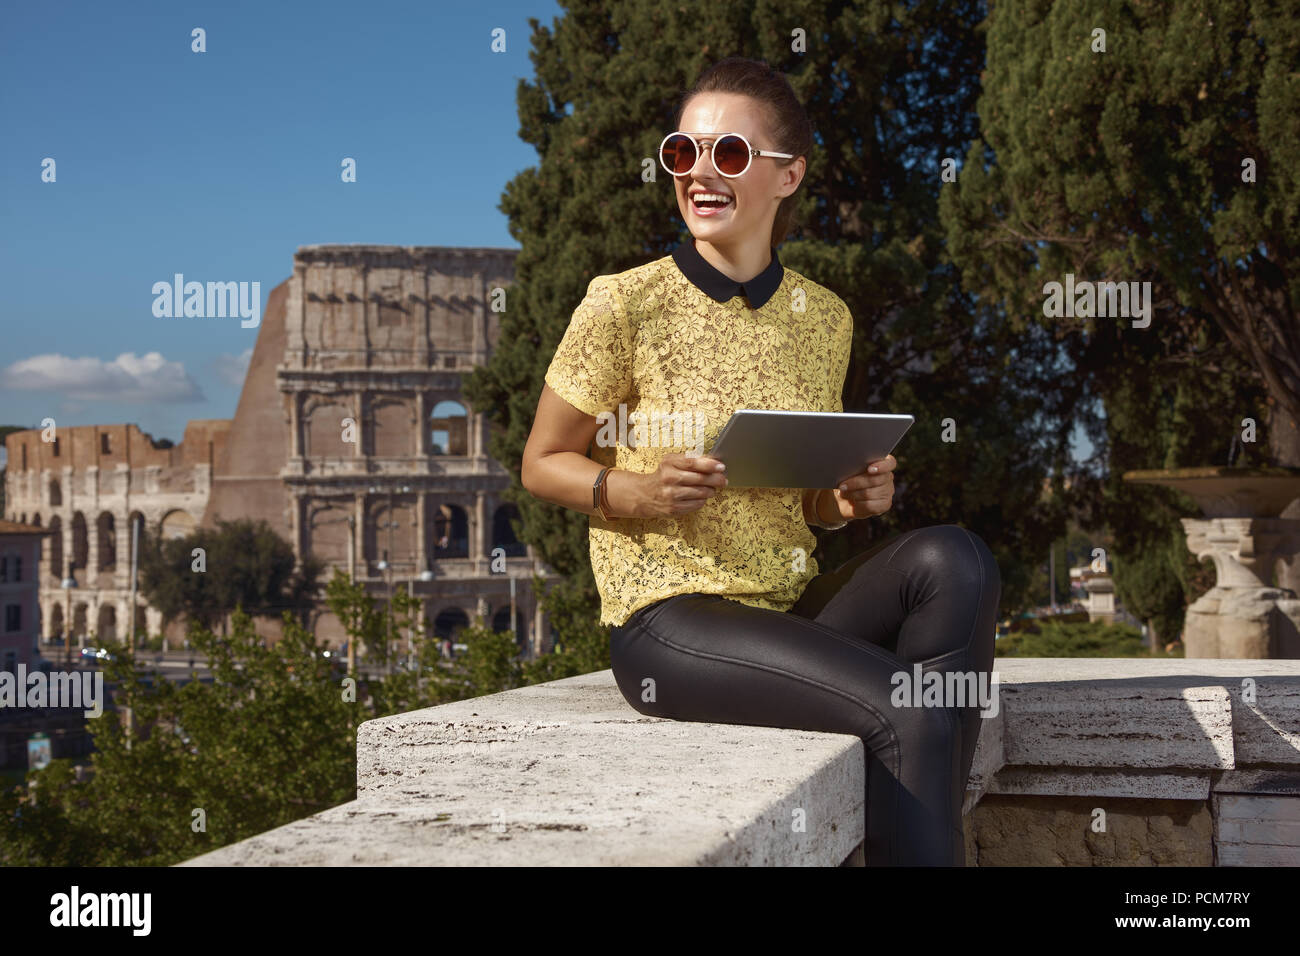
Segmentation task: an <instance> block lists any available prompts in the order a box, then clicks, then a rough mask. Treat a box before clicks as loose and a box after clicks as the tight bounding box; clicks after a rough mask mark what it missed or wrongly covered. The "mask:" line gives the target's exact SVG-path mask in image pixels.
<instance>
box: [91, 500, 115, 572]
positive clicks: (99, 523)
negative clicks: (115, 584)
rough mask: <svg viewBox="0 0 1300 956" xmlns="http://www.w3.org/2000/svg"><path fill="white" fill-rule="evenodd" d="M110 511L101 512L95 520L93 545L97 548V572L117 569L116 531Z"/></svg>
mask: <svg viewBox="0 0 1300 956" xmlns="http://www.w3.org/2000/svg"><path fill="white" fill-rule="evenodd" d="M115 525H116V522H115V521H114V519H113V513H112V512H111V511H101V512H100V513H99V517H98V518H97V519H95V543H96V546H97V547H98V548H99V570H100V571H112V570H113V569H114V568H116V567H117V529H116V526H115Z"/></svg>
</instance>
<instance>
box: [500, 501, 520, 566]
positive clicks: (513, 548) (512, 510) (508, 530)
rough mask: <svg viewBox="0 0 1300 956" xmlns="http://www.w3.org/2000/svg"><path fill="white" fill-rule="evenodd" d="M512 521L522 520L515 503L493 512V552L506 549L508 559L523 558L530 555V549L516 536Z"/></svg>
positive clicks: (502, 506)
mask: <svg viewBox="0 0 1300 956" xmlns="http://www.w3.org/2000/svg"><path fill="white" fill-rule="evenodd" d="M511 519H514V520H515V521H518V520H520V517H519V508H518V507H516V506H515V504H514V503H513V502H507V503H506V504H503V505H501V506H500V507H498V508H497V509H496V511H494V512H492V550H493V551H495V550H496V549H497V548H504V549H505V552H506V557H508V558H522V557H524V555H526V554H527V553H528V547H527V545H525V544H524V543H523V542H522V541H520V540H519V539H518V538H517V537H516V536H515V530H514V528H513V527H512V526H511V523H510V522H511Z"/></svg>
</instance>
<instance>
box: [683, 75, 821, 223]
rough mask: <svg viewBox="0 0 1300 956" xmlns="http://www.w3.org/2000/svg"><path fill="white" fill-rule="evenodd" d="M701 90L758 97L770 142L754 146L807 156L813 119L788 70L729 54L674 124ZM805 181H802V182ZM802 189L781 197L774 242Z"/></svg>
mask: <svg viewBox="0 0 1300 956" xmlns="http://www.w3.org/2000/svg"><path fill="white" fill-rule="evenodd" d="M700 93H739V94H741V95H742V96H748V97H750V98H751V99H753V100H756V101H757V102H758V103H759V104H760V105H761V106H762V107H763V110H762V112H763V113H764V119H765V121H766V122H765V125H766V127H767V131H768V134H769V135H770V136H771V137H772V141H771V142H770V143H763V144H761V145H760V144H758V143H755V144H754V146H755V147H756V148H759V149H771V150H775V151H776V152H778V153H790V154H791V155H792V156H794V157H795V158H798V157H800V156H803V157H804V162H805V163H806V162H807V157H808V153H809V152H810V151H811V150H812V146H813V131H812V123H810V122H809V121H808V114H807V113H806V112H805V111H804V108H803V104H802V103H800V102H799V97H798V96H796V95H795V92H794V89H793V88H792V87H791V86H790V81H789V80H787V79H786V78H785V74H783V73H781V72H780V71H778V70H776V69H774V68H773V67H771V66H769V65H768V64H767V63H765V62H764V61H763V60H750V59H746V58H744V57H739V56H729V57H727V58H726V59H724V60H719V61H718V62H717V63H715V64H713V65H712V66H711V67H709V68H708V69H707V70H705V71H704V72H703V73H702V74H700V78H699V80H698V81H696V83H695V86H694V88H693V89H690V90H688V91H686V93H685V94H684V95H683V96H682V99H681V102H680V104H679V105H678V107H677V113H676V115H674V117H673V127H674V128H680V126H681V122H682V113H684V112H685V111H686V106H687V104H688V103H690V101H691V98H692V97H694V96H696V95H697V94H700ZM763 162H773V163H780V164H781V165H782V166H789V165H791V164H792V163H793V162H794V159H771V160H769V159H764V160H763ZM801 185H802V184H801ZM798 193H799V190H798V189H796V190H795V191H794V192H793V193H791V194H790V195H789V196H786V197H785V198H784V199H782V200H781V204H780V205H779V206H777V208H776V218H775V219H774V220H773V221H772V245H773V246H779V245H780V244H781V243H782V242H783V241H784V240H785V237H786V233H787V232H789V230H790V227H791V225H792V224H793V222H792V221H793V219H794V213H795V202H796V197H797V196H798Z"/></svg>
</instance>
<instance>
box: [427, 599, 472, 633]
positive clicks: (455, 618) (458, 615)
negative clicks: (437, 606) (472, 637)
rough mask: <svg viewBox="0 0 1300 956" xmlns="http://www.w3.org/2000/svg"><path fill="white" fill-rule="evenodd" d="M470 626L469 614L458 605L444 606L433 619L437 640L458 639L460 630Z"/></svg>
mask: <svg viewBox="0 0 1300 956" xmlns="http://www.w3.org/2000/svg"><path fill="white" fill-rule="evenodd" d="M467 627H469V615H468V614H466V613H465V611H464V610H463V609H461V608H458V607H444V608H443V609H442V610H441V611H439V612H438V613H437V615H436V616H435V617H434V619H433V636H434V639H435V640H439V641H446V640H451V641H454V640H456V637H457V636H458V635H459V634H460V632H461V631H462V630H463V629H464V628H467Z"/></svg>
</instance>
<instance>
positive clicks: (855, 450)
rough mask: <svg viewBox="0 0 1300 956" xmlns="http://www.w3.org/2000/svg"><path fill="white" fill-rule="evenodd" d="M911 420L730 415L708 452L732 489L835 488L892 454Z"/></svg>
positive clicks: (760, 411)
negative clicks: (722, 468) (722, 467)
mask: <svg viewBox="0 0 1300 956" xmlns="http://www.w3.org/2000/svg"><path fill="white" fill-rule="evenodd" d="M913 421H915V419H914V418H913V417H912V416H911V415H872V414H864V413H861V412H780V411H768V410H763V409H753V408H742V409H739V410H738V411H736V412H734V413H733V414H732V416H731V418H730V420H728V422H727V424H726V426H725V427H724V428H723V429H722V431H721V433H719V435H718V440H717V441H715V442H714V443H713V447H712V448H711V449H710V450H709V451H708V452H707V454H708V456H709V457H710V458H717V459H718V460H719V461H722V462H724V463H725V464H726V466H727V471H726V475H727V484H728V485H729V486H730V487H732V488H834V487H836V486H837V485H839V483H840V482H841V481H843V480H844V479H845V478H848V477H849V476H851V475H856V474H859V473H860V472H863V471H865V470H866V468H867V465H868V464H870V463H871V462H873V461H876V460H877V459H880V458H884V457H885V456H886V455H888V454H889V453H890V452H892V451H893V450H894V446H895V445H897V444H898V442H899V439H901V438H902V437H903V433H904V432H906V431H907V430H908V429H909V428H911V427H912V422H913Z"/></svg>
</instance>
